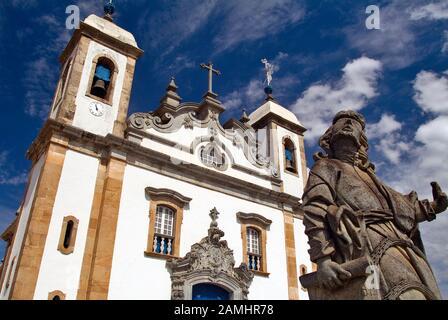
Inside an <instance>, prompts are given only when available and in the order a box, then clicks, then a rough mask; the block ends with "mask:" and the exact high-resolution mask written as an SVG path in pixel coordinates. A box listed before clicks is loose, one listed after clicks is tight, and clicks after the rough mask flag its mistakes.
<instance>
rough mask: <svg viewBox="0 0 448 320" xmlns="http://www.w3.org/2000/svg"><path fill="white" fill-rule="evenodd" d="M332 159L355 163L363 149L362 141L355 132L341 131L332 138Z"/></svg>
mask: <svg viewBox="0 0 448 320" xmlns="http://www.w3.org/2000/svg"><path fill="white" fill-rule="evenodd" d="M330 146H331V151H332V157H334V158H336V159H339V160H342V161H344V162H348V163H354V162H355V161H356V159H357V157H358V151H359V149H360V147H361V142H360V139H359V138H357V136H356V135H355V134H353V132H350V131H343V130H340V131H338V132H336V133H335V134H334V135H333V137H332V138H331V142H330Z"/></svg>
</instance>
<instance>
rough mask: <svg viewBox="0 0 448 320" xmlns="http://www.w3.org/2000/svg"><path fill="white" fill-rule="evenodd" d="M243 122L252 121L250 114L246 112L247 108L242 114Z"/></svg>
mask: <svg viewBox="0 0 448 320" xmlns="http://www.w3.org/2000/svg"><path fill="white" fill-rule="evenodd" d="M240 121H241V122H242V123H247V122H249V121H250V118H249V116H248V115H247V113H246V109H243V115H242V116H241V120H240Z"/></svg>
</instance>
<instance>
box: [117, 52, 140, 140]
mask: <svg viewBox="0 0 448 320" xmlns="http://www.w3.org/2000/svg"><path fill="white" fill-rule="evenodd" d="M135 64H136V60H135V59H134V58H131V57H128V62H127V64H126V73H125V75H124V82H123V88H122V90H121V98H120V105H119V107H118V115H117V120H115V123H114V129H113V134H114V135H116V136H119V137H121V138H123V137H124V131H125V130H126V119H127V117H128V109H129V100H130V98H131V91H132V81H133V79H134V71H135Z"/></svg>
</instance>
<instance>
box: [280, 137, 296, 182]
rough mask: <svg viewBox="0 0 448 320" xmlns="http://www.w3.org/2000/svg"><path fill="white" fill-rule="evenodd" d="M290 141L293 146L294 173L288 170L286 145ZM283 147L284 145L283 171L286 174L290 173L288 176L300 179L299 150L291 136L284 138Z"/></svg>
mask: <svg viewBox="0 0 448 320" xmlns="http://www.w3.org/2000/svg"><path fill="white" fill-rule="evenodd" d="M288 141H289V142H290V143H291V146H292V155H293V162H294V172H292V171H289V170H287V169H286V143H287V142H288ZM282 145H283V171H284V172H285V173H288V174H291V175H294V176H297V177H298V176H299V164H298V161H297V158H298V157H297V150H298V148H297V147H296V144H295V143H294V141H293V139H292V137H291V136H289V135H287V136H284V137H283V139H282Z"/></svg>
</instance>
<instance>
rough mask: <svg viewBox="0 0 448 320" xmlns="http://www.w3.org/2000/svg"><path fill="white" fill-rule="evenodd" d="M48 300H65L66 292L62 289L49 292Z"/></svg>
mask: <svg viewBox="0 0 448 320" xmlns="http://www.w3.org/2000/svg"><path fill="white" fill-rule="evenodd" d="M48 300H54V301H58V300H65V293H63V292H62V291H60V290H55V291H52V292H50V293H49V294H48Z"/></svg>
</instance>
